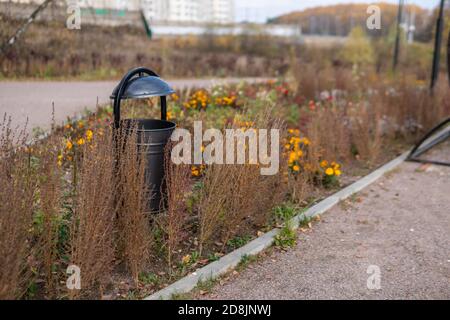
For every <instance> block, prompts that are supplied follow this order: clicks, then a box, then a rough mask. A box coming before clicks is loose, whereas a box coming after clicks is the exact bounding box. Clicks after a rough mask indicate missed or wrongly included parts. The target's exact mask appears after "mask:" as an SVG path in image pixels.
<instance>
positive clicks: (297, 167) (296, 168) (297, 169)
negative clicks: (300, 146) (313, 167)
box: [292, 165, 300, 171]
mask: <svg viewBox="0 0 450 320" xmlns="http://www.w3.org/2000/svg"><path fill="white" fill-rule="evenodd" d="M292 170H294V171H300V167H299V166H297V165H295V166H293V167H292Z"/></svg>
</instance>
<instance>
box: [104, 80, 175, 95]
mask: <svg viewBox="0 0 450 320" xmlns="http://www.w3.org/2000/svg"><path fill="white" fill-rule="evenodd" d="M118 90H119V86H117V87H116V88H114V91H113V93H112V95H111V97H110V98H111V99H114V98H115V97H116V95H117V91H118ZM172 93H175V91H174V90H173V89H172V88H171V87H170V86H169V84H168V83H167V82H165V81H164V80H162V79H161V78H159V77H154V76H146V77H139V78H134V79H131V80H130V81H129V82H128V85H127V87H126V88H125V92H124V94H123V95H122V99H144V98H150V97H160V96H167V95H169V94H172Z"/></svg>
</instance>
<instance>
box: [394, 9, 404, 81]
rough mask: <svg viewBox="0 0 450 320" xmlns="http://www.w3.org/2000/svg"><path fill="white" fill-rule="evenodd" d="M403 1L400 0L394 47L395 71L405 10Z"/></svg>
mask: <svg viewBox="0 0 450 320" xmlns="http://www.w3.org/2000/svg"><path fill="white" fill-rule="evenodd" d="M403 1H404V0H399V1H398V14H397V35H396V36H395V47H394V61H393V63H392V69H393V70H394V72H395V69H396V68H397V64H398V54H399V52H400V24H401V23H402V12H403Z"/></svg>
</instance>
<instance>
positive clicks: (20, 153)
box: [0, 116, 37, 299]
mask: <svg viewBox="0 0 450 320" xmlns="http://www.w3.org/2000/svg"><path fill="white" fill-rule="evenodd" d="M25 141H26V135H24V134H23V132H22V133H18V134H16V133H15V131H13V130H12V129H11V126H10V120H8V119H7V118H6V116H5V117H4V119H3V122H2V123H1V124H0V256H1V259H0V299H16V298H20V297H22V296H23V295H24V293H25V291H26V289H27V287H28V285H29V281H30V279H31V272H30V268H29V264H28V263H29V261H28V259H29V258H30V256H31V243H30V240H31V233H30V228H31V226H32V218H33V215H32V214H33V205H34V195H35V188H36V182H37V181H36V179H35V176H34V174H33V168H32V164H31V151H30V150H29V149H27V147H26V144H25Z"/></svg>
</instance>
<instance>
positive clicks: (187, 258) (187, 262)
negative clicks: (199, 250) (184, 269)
mask: <svg viewBox="0 0 450 320" xmlns="http://www.w3.org/2000/svg"><path fill="white" fill-rule="evenodd" d="M181 262H182V263H183V264H184V265H186V264H189V262H191V256H190V255H189V254H187V255H185V256H184V257H183V258H181Z"/></svg>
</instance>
